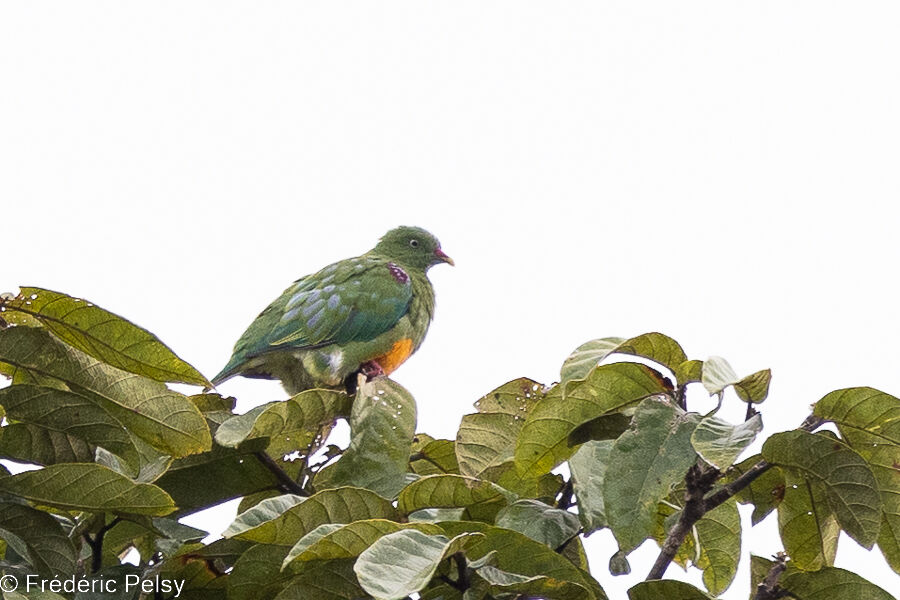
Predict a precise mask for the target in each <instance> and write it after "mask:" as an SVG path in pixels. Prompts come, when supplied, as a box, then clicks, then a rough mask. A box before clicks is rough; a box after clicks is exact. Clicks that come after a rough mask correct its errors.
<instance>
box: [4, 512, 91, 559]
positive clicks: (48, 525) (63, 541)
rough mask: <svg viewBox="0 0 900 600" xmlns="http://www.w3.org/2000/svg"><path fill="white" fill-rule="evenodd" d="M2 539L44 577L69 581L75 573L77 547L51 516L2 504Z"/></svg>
mask: <svg viewBox="0 0 900 600" xmlns="http://www.w3.org/2000/svg"><path fill="white" fill-rule="evenodd" d="M0 538H2V539H3V540H6V543H7V544H8V545H9V546H11V547H12V548H13V549H15V551H16V553H17V554H19V556H21V557H23V558H25V559H27V560H28V562H29V563H30V564H31V566H32V567H33V568H34V569H35V571H36V572H37V573H39V574H40V575H43V576H44V577H65V576H68V575H71V574H72V573H74V572H75V560H76V554H75V547H74V546H73V545H72V542H71V541H70V540H69V536H68V535H67V534H66V531H64V530H63V528H62V526H61V525H60V523H59V521H57V520H56V519H54V518H53V517H52V516H50V514H49V513H46V512H44V511H42V510H37V509H34V508H31V507H30V506H24V505H21V504H12V503H6V502H4V503H0Z"/></svg>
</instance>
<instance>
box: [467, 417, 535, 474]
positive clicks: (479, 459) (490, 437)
mask: <svg viewBox="0 0 900 600" xmlns="http://www.w3.org/2000/svg"><path fill="white" fill-rule="evenodd" d="M524 423H525V413H523V414H522V415H521V416H519V415H518V414H508V413H487V412H480V413H474V414H471V415H465V416H463V418H462V421H461V422H460V425H459V431H458V432H457V434H456V458H457V461H458V462H459V472H460V473H461V474H463V475H468V476H470V477H480V476H482V475H483V474H484V473H485V471H488V470H489V469H491V468H495V467H497V466H499V465H501V464H503V463H504V462H506V461H508V460H511V459H512V458H513V455H514V453H515V448H516V438H517V437H518V436H519V432H520V431H521V430H522V425H524Z"/></svg>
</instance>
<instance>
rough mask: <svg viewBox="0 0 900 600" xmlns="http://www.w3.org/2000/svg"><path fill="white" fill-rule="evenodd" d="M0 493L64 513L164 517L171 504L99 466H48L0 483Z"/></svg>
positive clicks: (154, 491)
mask: <svg viewBox="0 0 900 600" xmlns="http://www.w3.org/2000/svg"><path fill="white" fill-rule="evenodd" d="M0 490H2V491H5V492H8V493H10V494H13V495H15V496H19V497H21V498H27V499H28V500H31V501H32V502H35V503H38V504H46V505H47V506H54V507H57V508H62V509H66V510H87V511H108V512H115V513H132V514H140V515H160V516H161V515H167V514H169V513H170V512H172V511H174V510H175V503H174V502H173V501H172V498H170V497H169V495H168V494H166V493H165V492H164V491H163V490H161V489H160V488H158V487H156V486H155V485H152V484H149V483H135V482H134V481H131V480H130V479H128V478H127V477H124V476H123V475H120V474H118V473H116V472H115V471H113V470H112V469H109V468H108V467H104V466H102V465H97V464H93V463H71V464H64V465H52V466H49V467H46V468H44V469H41V470H39V471H27V472H25V473H19V474H18V475H13V476H12V477H5V478H2V479H0Z"/></svg>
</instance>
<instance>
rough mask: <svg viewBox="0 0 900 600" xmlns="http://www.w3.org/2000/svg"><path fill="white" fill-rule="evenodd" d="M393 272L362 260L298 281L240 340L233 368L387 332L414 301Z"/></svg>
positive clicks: (368, 259) (375, 261) (384, 265)
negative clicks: (261, 357) (263, 356)
mask: <svg viewBox="0 0 900 600" xmlns="http://www.w3.org/2000/svg"><path fill="white" fill-rule="evenodd" d="M389 267H390V265H389V263H388V262H387V261H385V260H383V259H380V258H376V257H359V258H355V259H350V260H345V261H341V262H339V263H335V264H333V265H330V266H328V267H325V268H324V269H322V270H321V271H319V272H318V273H315V274H313V275H309V276H307V277H304V278H303V279H300V280H298V281H297V282H295V283H294V285H292V286H291V287H289V288H288V289H287V290H285V291H284V293H283V294H282V295H281V296H280V297H279V298H278V299H276V300H275V301H274V302H273V303H272V304H270V305H269V307H268V308H266V309H265V310H264V311H263V312H262V313H261V314H260V315H259V316H258V317H257V318H256V320H255V321H254V322H253V323H252V324H251V325H250V327H249V328H248V329H247V331H246V332H245V333H244V335H243V336H241V339H240V340H238V343H237V344H236V346H235V353H234V356H233V357H232V360H231V361H229V365H232V367H234V366H237V365H238V364H241V363H243V362H244V361H246V360H248V359H250V358H253V357H255V356H259V355H261V354H265V353H266V352H270V351H273V350H285V349H294V350H302V349H308V348H316V347H321V346H326V345H328V344H343V343H347V342H352V341H368V340H371V339H374V338H375V337H377V336H378V335H380V334H382V333H384V332H386V331H388V330H389V329H391V328H392V327H393V326H394V325H396V324H397V322H398V321H399V320H400V319H401V318H402V317H403V315H405V314H406V312H407V311H408V310H409V305H410V301H411V300H412V286H411V285H410V282H409V279H408V277H407V278H405V281H404V277H396V276H394V275H393V274H392V271H391V269H390V268H389ZM223 373H224V371H223Z"/></svg>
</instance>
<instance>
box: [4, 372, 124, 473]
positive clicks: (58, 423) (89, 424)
mask: <svg viewBox="0 0 900 600" xmlns="http://www.w3.org/2000/svg"><path fill="white" fill-rule="evenodd" d="M0 405H2V406H3V407H4V408H5V409H6V414H7V416H8V417H9V418H11V419H14V420H16V421H20V422H22V423H28V424H30V425H33V426H35V427H39V428H42V429H46V430H48V431H53V432H56V433H60V434H65V435H66V436H69V437H73V438H79V439H81V440H83V441H84V442H85V443H86V444H90V445H92V446H102V447H103V448H106V449H107V450H109V451H110V452H112V453H114V454H117V455H118V456H120V457H121V458H122V459H123V460H125V461H126V462H128V463H130V464H134V465H136V464H137V462H138V451H137V448H136V447H135V445H134V442H133V441H132V439H131V436H130V435H128V432H127V431H126V430H125V428H124V427H122V424H121V423H120V422H119V421H117V420H116V419H115V418H113V417H112V416H110V415H109V413H107V412H106V411H105V410H103V409H102V408H100V407H99V406H97V405H96V404H95V403H94V402H92V401H91V400H89V399H87V398H85V397H84V396H81V395H79V394H76V393H74V392H68V391H64V390H57V389H54V388H47V387H40V386H35V385H13V386H10V387H8V388H5V389H2V390H0Z"/></svg>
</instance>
